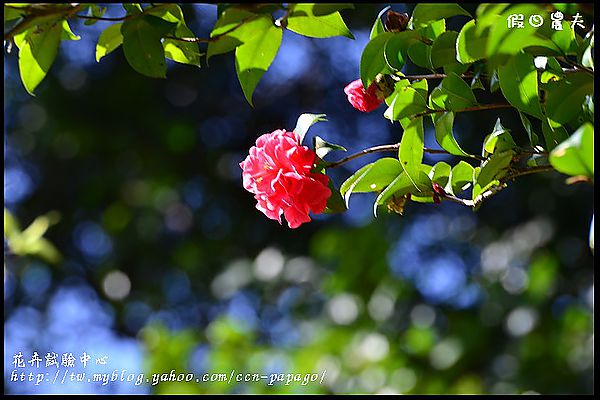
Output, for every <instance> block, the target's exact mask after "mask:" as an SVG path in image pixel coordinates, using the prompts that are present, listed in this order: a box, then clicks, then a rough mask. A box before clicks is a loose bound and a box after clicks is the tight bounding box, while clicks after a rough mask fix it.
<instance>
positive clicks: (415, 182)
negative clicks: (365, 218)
mask: <svg viewBox="0 0 600 400" xmlns="http://www.w3.org/2000/svg"><path fill="white" fill-rule="evenodd" d="M408 193H411V194H413V193H415V194H418V195H426V194H429V193H432V186H431V179H429V176H428V175H427V174H426V173H425V172H424V171H423V170H422V169H420V168H418V169H417V171H416V175H414V176H413V177H412V178H411V177H409V176H408V175H407V174H406V173H404V172H402V173H401V174H400V175H398V176H397V177H396V178H395V179H394V180H393V181H392V182H391V183H390V184H389V185H388V186H387V187H386V188H385V189H384V190H383V192H381V193H380V194H379V196H377V199H375V203H374V204H373V214H374V215H375V216H376V217H377V207H378V206H381V205H384V204H385V203H386V202H387V201H388V200H389V198H390V197H392V196H393V195H395V196H398V197H401V196H404V195H406V194H408Z"/></svg>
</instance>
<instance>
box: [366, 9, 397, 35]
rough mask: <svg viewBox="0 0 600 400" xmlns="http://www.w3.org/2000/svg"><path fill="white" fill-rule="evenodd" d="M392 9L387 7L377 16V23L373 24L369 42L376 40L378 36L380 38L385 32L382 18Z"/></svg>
mask: <svg viewBox="0 0 600 400" xmlns="http://www.w3.org/2000/svg"><path fill="white" fill-rule="evenodd" d="M390 8H392V7H391V6H387V7H385V8H384V9H383V10H381V11H379V14H377V19H376V20H375V23H374V24H373V27H372V28H371V33H370V35H369V40H371V39H373V38H375V37H376V36H379V35H380V34H382V33H384V32H385V27H384V26H383V22H381V18H382V17H383V15H384V14H385V13H386V12H387V11H388V10H389V9H390Z"/></svg>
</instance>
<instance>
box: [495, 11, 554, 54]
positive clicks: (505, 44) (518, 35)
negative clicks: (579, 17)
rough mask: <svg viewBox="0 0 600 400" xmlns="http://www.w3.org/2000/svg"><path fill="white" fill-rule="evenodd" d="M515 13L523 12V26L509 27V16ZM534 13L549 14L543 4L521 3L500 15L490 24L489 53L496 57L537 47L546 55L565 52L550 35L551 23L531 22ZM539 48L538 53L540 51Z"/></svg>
mask: <svg viewBox="0 0 600 400" xmlns="http://www.w3.org/2000/svg"><path fill="white" fill-rule="evenodd" d="M514 14H517V15H518V14H523V16H524V19H523V21H522V22H523V27H521V28H517V27H509V24H508V21H507V18H509V16H511V15H514ZM532 15H542V16H543V15H547V12H546V11H544V10H543V9H542V7H541V5H537V4H519V5H514V6H512V7H510V8H509V9H508V10H506V11H505V12H504V13H502V14H501V15H499V16H498V17H497V18H496V19H495V20H494V22H493V23H491V24H490V33H489V39H488V44H487V55H488V56H489V57H495V56H497V55H501V54H503V55H514V54H517V53H519V52H520V51H521V50H523V49H526V48H530V47H535V48H538V49H539V50H543V51H544V52H545V55H561V54H562V53H563V52H562V50H561V49H560V47H559V46H558V45H557V44H556V43H554V42H553V41H552V40H551V39H550V37H549V35H550V34H551V30H549V29H547V28H549V25H550V24H549V23H546V24H545V25H546V26H547V28H546V29H545V28H544V27H543V26H542V27H539V28H537V27H534V26H533V25H531V24H530V23H529V17H530V16H532ZM539 50H538V55H539V53H540V51H539Z"/></svg>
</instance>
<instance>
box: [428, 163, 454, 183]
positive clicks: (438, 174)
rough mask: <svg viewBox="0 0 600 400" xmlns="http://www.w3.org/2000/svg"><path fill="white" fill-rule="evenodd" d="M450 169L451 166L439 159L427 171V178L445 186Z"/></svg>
mask: <svg viewBox="0 0 600 400" xmlns="http://www.w3.org/2000/svg"><path fill="white" fill-rule="evenodd" d="M451 171H452V167H450V165H449V164H448V163H446V162H444V161H440V162H438V163H436V164H435V165H434V166H433V168H431V171H430V172H429V174H428V175H429V178H430V179H431V182H435V183H437V184H438V185H440V186H441V187H444V186H446V184H447V183H448V180H449V179H450V172H451Z"/></svg>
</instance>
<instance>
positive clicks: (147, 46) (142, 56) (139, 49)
mask: <svg viewBox="0 0 600 400" xmlns="http://www.w3.org/2000/svg"><path fill="white" fill-rule="evenodd" d="M176 25H177V24H175V23H173V22H168V21H165V20H163V19H161V18H158V17H155V16H152V15H140V16H138V17H135V18H131V19H128V20H127V21H125V22H124V23H123V25H122V26H121V34H122V35H123V52H124V53H125V58H126V59H127V62H128V63H129V65H131V66H132V67H133V69H135V70H136V71H137V72H139V73H140V74H142V75H146V76H149V77H151V78H166V75H167V65H166V62H165V50H164V48H163V45H162V43H161V38H162V37H163V36H164V35H166V34H167V33H169V32H171V31H172V30H173V29H174V28H175V26H176Z"/></svg>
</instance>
